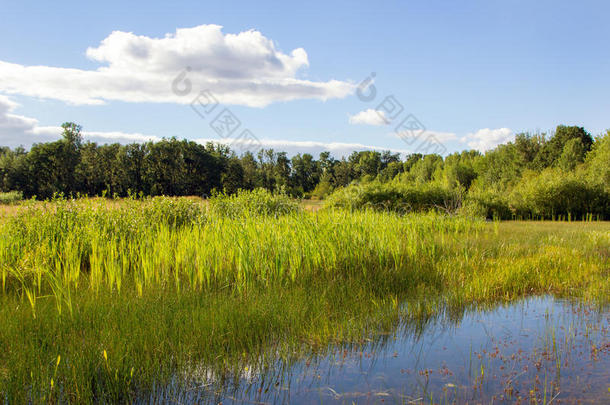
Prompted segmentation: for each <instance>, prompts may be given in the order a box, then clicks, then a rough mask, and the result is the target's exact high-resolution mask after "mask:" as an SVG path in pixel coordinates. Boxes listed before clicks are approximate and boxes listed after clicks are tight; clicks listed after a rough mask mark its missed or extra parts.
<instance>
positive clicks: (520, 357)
mask: <svg viewBox="0 0 610 405" xmlns="http://www.w3.org/2000/svg"><path fill="white" fill-rule="evenodd" d="M449 318H450V317H449V316H440V317H438V318H437V319H434V320H432V321H430V322H428V323H427V324H426V325H425V326H424V327H423V328H414V327H413V325H408V324H404V325H401V326H400V327H398V329H397V330H396V331H395V332H394V333H392V334H381V335H379V336H377V337H376V338H375V339H371V340H370V341H369V342H366V343H364V344H362V345H353V346H350V347H341V348H335V349H334V350H333V349H331V350H329V351H328V352H327V353H326V354H324V355H320V354H318V355H315V354H312V355H311V356H310V357H309V358H305V359H301V360H299V361H297V362H295V363H291V364H283V363H281V362H278V363H277V364H276V367H275V368H272V369H270V370H266V371H265V372H260V371H258V372H257V371H255V370H252V369H251V368H246V366H244V367H243V370H242V373H241V378H240V379H239V381H238V383H237V384H232V385H225V388H224V389H218V388H216V390H215V389H214V388H213V387H214V383H213V382H211V381H210V380H213V376H212V375H211V374H207V377H206V378H202V377H201V376H199V377H198V378H194V379H193V380H194V381H195V382H194V383H192V384H191V386H190V388H189V389H179V388H177V386H176V385H173V386H170V387H165V388H163V389H159V390H157V391H156V393H155V394H154V395H152V396H150V397H148V399H146V400H145V401H143V402H165V401H170V400H171V401H176V402H179V403H190V402H210V403H220V402H222V403H223V404H231V403H240V404H241V403H292V404H299V403H302V404H310V403H339V404H343V403H345V404H351V403H358V404H360V403H492V402H493V403H515V402H522V403H531V402H533V401H534V400H535V401H536V402H535V403H549V402H551V401H552V402H554V403H577V402H578V401H580V402H581V403H605V404H610V311H608V310H607V309H606V310H599V309H597V310H595V309H592V308H589V307H587V306H584V305H582V304H576V303H571V302H568V301H565V300H559V299H554V298H552V297H537V298H529V299H526V300H522V301H519V302H514V303H512V304H510V305H504V306H499V307H496V308H494V309H492V310H473V311H469V312H466V313H465V314H464V315H463V316H462V317H461V319H459V320H455V319H453V320H450V319H449ZM215 391H216V392H215Z"/></svg>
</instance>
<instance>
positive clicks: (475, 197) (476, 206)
mask: <svg viewBox="0 0 610 405" xmlns="http://www.w3.org/2000/svg"><path fill="white" fill-rule="evenodd" d="M460 211H461V212H462V213H463V214H465V215H467V216H475V217H484V218H486V219H512V218H513V212H512V211H511V209H510V206H509V204H508V199H507V198H506V197H505V196H504V195H502V194H501V193H500V192H499V191H497V190H492V189H484V190H479V189H478V188H477V187H476V186H473V187H472V188H471V189H470V190H469V192H468V195H467V196H466V198H465V201H464V205H463V206H462V208H461V210H460Z"/></svg>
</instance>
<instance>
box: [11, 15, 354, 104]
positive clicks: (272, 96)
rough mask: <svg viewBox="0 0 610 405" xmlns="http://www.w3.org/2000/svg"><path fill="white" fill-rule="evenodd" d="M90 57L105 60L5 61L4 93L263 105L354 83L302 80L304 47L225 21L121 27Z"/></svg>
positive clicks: (321, 95) (327, 93)
mask: <svg viewBox="0 0 610 405" xmlns="http://www.w3.org/2000/svg"><path fill="white" fill-rule="evenodd" d="M87 56H88V57H89V58H90V59H92V60H94V61H97V62H100V63H102V64H104V65H103V66H101V67H99V68H98V69H96V70H81V69H72V68H63V67H51V66H23V65H19V64H14V63H9V62H3V61H0V91H3V92H5V93H9V94H21V95H26V96H33V97H40V98H48V99H56V100H62V101H65V102H68V103H72V104H103V103H105V102H106V101H109V100H120V101H127V102H169V103H179V104H188V103H190V102H191V101H192V100H193V99H194V98H195V95H196V94H197V93H198V92H199V91H200V90H210V91H211V92H212V93H213V94H214V95H215V97H216V98H217V99H218V101H219V102H221V103H224V104H234V105H245V106H252V107H262V106H265V105H268V104H270V103H273V102H278V101H289V100H294V99H320V100H326V99H330V98H342V97H345V96H347V95H349V94H351V93H352V92H353V91H354V89H355V85H354V84H352V83H348V82H344V81H338V80H330V81H327V82H318V81H310V80H302V79H299V78H297V71H299V69H301V68H303V67H307V66H309V60H308V57H307V53H306V52H305V50H304V49H303V48H297V49H294V50H293V51H292V52H290V54H285V53H283V52H281V51H279V50H277V49H276V47H275V44H274V42H273V41H272V40H271V39H268V38H266V37H265V36H263V35H262V34H261V33H260V32H258V31H254V30H250V31H245V32H240V33H239V34H224V33H223V32H222V27H221V26H219V25H200V26H197V27H193V28H179V29H177V30H176V32H175V33H174V34H166V35H165V36H164V37H163V38H151V37H147V36H141V35H135V34H133V33H130V32H122V31H114V32H113V33H111V34H110V35H109V36H108V37H107V38H105V39H104V40H103V41H102V42H101V43H100V45H99V46H98V47H92V48H89V49H87ZM187 68H188V71H187ZM181 73H183V74H184V75H183V76H181V77H180V74H181ZM177 78H178V79H180V80H176V82H175V83H174V84H175V86H176V87H175V88H177V89H178V91H174V90H173V87H172V84H173V82H174V80H175V79H177ZM189 88H190V91H184V92H181V90H188V89H189ZM184 93H187V94H184Z"/></svg>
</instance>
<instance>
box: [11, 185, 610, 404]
mask: <svg viewBox="0 0 610 405" xmlns="http://www.w3.org/2000/svg"><path fill="white" fill-rule="evenodd" d="M245 199H246V200H247V201H244V200H245ZM246 205H247V206H248V207H250V208H249V209H248V210H243V209H240V208H239V207H242V206H246ZM609 246H610V226H609V225H608V224H607V223H597V222H589V223H585V222H572V223H557V222H543V223H536V222H529V223H518V222H512V223H485V222H483V221H480V220H476V219H469V218H465V217H457V216H443V215H439V214H433V213H430V214H419V215H399V214H394V213H389V212H376V211H354V212H348V211H344V210H340V209H337V210H334V209H324V210H320V211H317V212H311V211H308V210H301V209H300V208H299V206H298V205H295V204H292V203H291V202H290V201H288V200H285V199H282V198H279V197H278V198H275V199H274V198H272V197H270V196H268V195H262V194H259V195H247V196H243V197H242V198H234V197H223V196H220V197H217V198H216V199H213V200H212V201H211V202H210V204H209V206H208V207H205V206H203V205H201V204H198V203H196V202H194V201H190V200H185V199H181V200H176V199H166V198H158V199H149V200H144V201H137V200H125V201H123V202H121V203H112V204H108V203H106V202H105V201H103V200H82V201H55V202H50V203H45V204H36V205H31V206H29V207H28V206H25V207H23V208H21V209H20V210H19V212H17V213H15V214H14V215H11V216H7V217H5V218H4V219H3V220H2V223H1V225H0V248H1V249H0V255H1V256H0V263H1V267H0V276H1V283H2V285H1V294H0V398H2V400H4V399H8V400H10V402H23V401H24V400H28V399H29V400H31V401H33V402H40V401H48V400H51V401H53V400H61V401H71V402H78V403H82V402H91V401H96V400H98V401H99V400H114V401H116V400H122V401H124V400H129V399H133V398H134V397H135V396H137V395H142V393H145V392H147V391H148V390H150V389H152V386H153V384H155V383H156V384H163V383H164V382H167V381H169V380H171V379H173V378H176V376H179V377H180V376H189V375H194V374H196V372H195V371H196V370H198V369H200V368H201V367H204V368H206V369H209V370H214V373H215V375H224V376H225V377H227V378H231V376H235V373H238V371H239V370H243V368H244V367H246V365H248V366H249V367H253V364H257V365H256V366H257V367H264V365H265V364H266V363H270V362H272V361H273V360H274V359H275V358H277V357H278V356H279V357H283V358H284V357H285V358H287V359H289V358H292V357H298V356H299V353H301V352H304V351H309V350H311V349H312V348H313V349H314V350H323V349H324V348H325V347H327V346H328V345H329V344H330V343H345V342H352V341H361V340H362V339H365V338H366V337H367V336H372V335H374V334H376V333H378V332H379V331H384V330H391V329H392V328H393V327H394V326H395V325H396V324H397V322H398V321H399V320H400V319H403V320H404V319H405V318H408V319H410V320H411V321H412V322H414V324H416V325H417V323H418V322H425V320H426V319H427V318H428V317H429V316H433V315H434V314H435V313H436V312H437V311H439V310H440V309H441V308H446V309H449V310H450V311H453V312H454V313H455V314H456V316H457V315H459V313H460V311H461V310H463V309H464V308H465V307H467V306H469V305H472V304H474V303H490V302H496V301H498V300H511V299H514V298H516V297H520V296H524V295H530V294H543V293H553V294H557V295H569V296H577V297H582V298H583V299H587V300H593V301H597V302H600V303H604V302H605V301H606V300H607V297H608V296H610V281H609V277H608V276H609V271H610V270H609V266H608V259H609V256H610V250H609V249H610V248H609Z"/></svg>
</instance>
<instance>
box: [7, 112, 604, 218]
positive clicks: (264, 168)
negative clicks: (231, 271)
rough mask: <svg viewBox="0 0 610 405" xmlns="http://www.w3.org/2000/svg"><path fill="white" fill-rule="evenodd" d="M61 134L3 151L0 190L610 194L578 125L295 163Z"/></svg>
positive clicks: (186, 144) (492, 199) (46, 193)
mask: <svg viewBox="0 0 610 405" xmlns="http://www.w3.org/2000/svg"><path fill="white" fill-rule="evenodd" d="M62 128H63V135H62V138H61V139H60V140H58V141H55V142H46V143H38V144H34V145H33V146H32V147H31V148H30V150H29V151H27V150H25V149H24V148H15V149H10V148H7V147H1V148H0V191H3V192H8V191H15V190H16V191H20V192H22V193H23V195H24V197H27V198H30V197H34V196H35V197H37V198H49V197H52V196H53V195H54V194H56V193H63V194H64V195H76V194H80V195H88V196H94V195H108V196H114V195H116V196H126V195H128V194H130V193H143V194H144V195H170V196H183V195H199V196H205V195H210V194H211V193H213V192H214V191H215V190H216V191H219V192H226V193H228V194H232V193H235V192H237V190H239V189H246V190H251V189H255V188H265V189H267V190H270V191H276V190H284V191H285V192H286V193H288V194H290V195H292V196H296V197H314V198H324V197H326V196H327V195H329V194H331V193H332V192H333V191H334V190H337V189H340V188H343V187H346V186H349V185H350V184H356V183H358V184H360V183H370V182H377V183H389V182H395V183H396V182H400V183H402V184H409V185H413V186H415V187H417V186H418V185H436V186H439V187H442V188H444V189H445V190H453V191H459V192H460V193H462V194H464V195H465V196H468V197H469V198H470V199H471V200H477V201H479V202H480V204H482V205H483V206H484V208H483V209H487V210H489V209H494V208H493V205H494V204H497V205H499V207H496V208H495V210H496V211H498V212H499V211H500V210H502V209H504V208H502V204H504V205H506V207H508V208H509V209H511V210H512V212H513V214H514V213H515V212H516V211H515V210H516V208H515V204H516V201H517V200H519V199H521V200H522V201H521V206H527V204H528V201H529V200H532V199H534V200H535V199H540V200H541V203H542V202H543V201H544V200H545V199H549V198H551V199H552V198H555V199H558V198H562V199H568V200H570V198H572V199H595V198H597V199H599V198H602V199H603V198H604V196H607V194H603V193H608V192H609V191H610V190H609V188H610V172H609V168H608V167H609V166H610V165H609V162H610V140H609V138H610V131H608V133H606V134H605V135H600V136H598V137H596V138H593V137H592V136H591V134H590V133H588V132H587V131H586V130H585V129H584V128H582V127H577V126H563V125H560V126H558V127H557V128H556V130H555V131H554V132H553V133H551V134H544V133H536V134H530V133H520V134H517V135H516V137H515V140H514V141H513V142H509V143H507V144H503V145H499V146H498V147H496V148H495V149H493V150H490V151H488V152H486V153H484V154H483V153H480V152H478V151H475V150H468V151H463V152H459V153H453V154H450V155H448V156H446V157H444V158H443V157H442V156H439V155H434V154H429V155H421V154H417V153H414V154H411V155H407V156H406V157H405V158H404V159H403V158H401V156H400V155H399V154H397V153H392V152H390V151H385V152H377V151H359V152H353V153H352V154H351V155H349V156H348V157H347V158H341V159H335V158H334V157H333V156H331V154H330V152H322V153H320V155H319V156H318V158H317V159H316V158H314V157H313V156H312V155H311V154H308V153H303V154H297V155H296V156H293V157H291V158H290V157H288V156H287V154H286V153H285V152H277V151H274V150H272V149H262V150H260V151H258V152H257V153H256V154H252V153H250V152H246V153H244V154H242V155H240V156H238V155H237V154H235V153H234V152H233V151H231V150H230V149H229V147H227V146H225V145H222V144H214V143H207V144H205V145H202V144H198V143H196V142H193V141H188V140H177V139H175V138H171V139H163V140H161V141H158V142H147V143H132V144H128V145H122V144H118V143H114V144H103V145H99V144H97V143H95V142H84V141H83V137H82V134H81V127H80V126H79V125H77V124H74V123H65V124H63V125H62ZM570 182H571V183H570ZM549 185H554V187H555V189H557V188H558V187H559V188H561V186H565V187H568V188H570V187H572V190H571V192H572V195H571V196H570V195H566V194H565V192H563V194H562V193H560V194H561V195H554V194H553V193H555V194H557V190H555V189H554V190H550V189H548V186H549ZM544 187H547V189H545V190H543V189H544ZM565 187H564V188H565ZM578 187H581V188H582V187H585V188H586V189H587V190H586V191H583V190H580V191H579V190H576V189H578ZM591 190H597V192H598V193H597V194H595V193H593V194H595V195H593V194H591V193H592V191H591ZM537 193H538V194H537ZM540 193H542V194H540ZM545 193H546V194H545ZM600 193H601V194H600ZM539 194H540V195H539ZM511 201H512V202H511ZM564 203H565V204H568V205H569V201H567V202H564ZM511 204H512V205H511ZM565 204H564V205H565ZM596 204H598V205H599V204H601V205H604V204H606V205H607V204H608V201H605V202H604V201H602V202H597V203H596ZM490 207H492V208H490ZM597 208H599V207H597ZM602 208H603V209H602V211H603V210H604V209H607V207H606V208H604V207H602ZM598 211H599V210H598ZM487 214H489V212H487ZM496 214H497V212H496Z"/></svg>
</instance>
